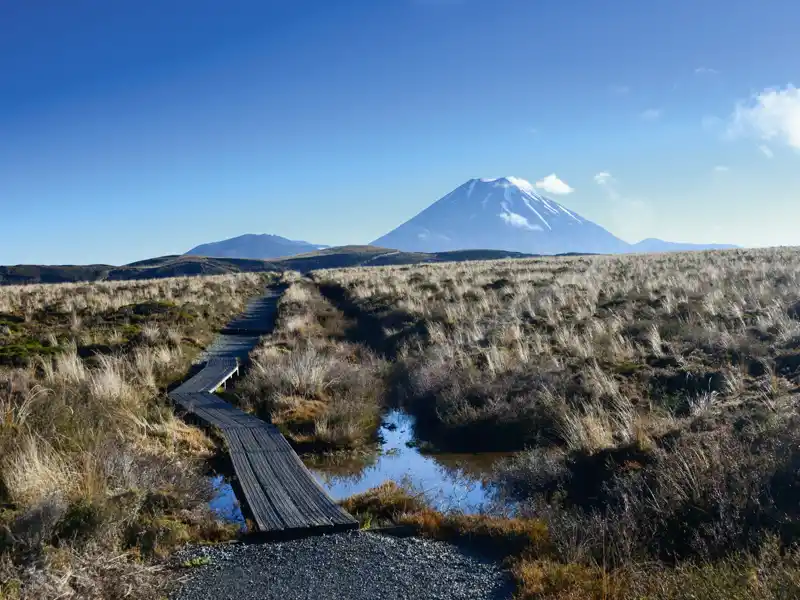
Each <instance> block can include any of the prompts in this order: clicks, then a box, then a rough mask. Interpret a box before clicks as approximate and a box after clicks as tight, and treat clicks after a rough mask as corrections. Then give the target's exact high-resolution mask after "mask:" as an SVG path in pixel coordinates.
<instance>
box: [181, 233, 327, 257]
mask: <svg viewBox="0 0 800 600" xmlns="http://www.w3.org/2000/svg"><path fill="white" fill-rule="evenodd" d="M322 248H327V246H321V245H319V244H309V243H308V242H301V241H296V240H288V239H286V238H285V237H281V236H279V235H269V234H267V233H262V234H253V233H247V234H245V235H240V236H238V237H235V238H230V239H227V240H222V241H220V242H211V243H209V244H201V245H199V246H196V247H194V248H192V249H191V250H189V251H188V252H187V253H186V255H188V256H214V257H217V258H261V259H266V258H281V257H284V256H294V255H296V254H303V253H305V252H313V251H314V250H320V249H322Z"/></svg>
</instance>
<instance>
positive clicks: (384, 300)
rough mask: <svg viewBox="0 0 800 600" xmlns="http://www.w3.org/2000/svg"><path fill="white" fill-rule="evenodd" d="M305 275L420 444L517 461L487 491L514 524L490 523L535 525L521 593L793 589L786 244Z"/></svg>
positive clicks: (522, 564) (792, 353) (797, 360)
mask: <svg viewBox="0 0 800 600" xmlns="http://www.w3.org/2000/svg"><path fill="white" fill-rule="evenodd" d="M313 277H314V280H315V282H316V283H317V285H318V286H319V289H320V290H321V291H322V292H323V293H324V295H325V296H326V297H328V298H331V299H334V300H335V301H336V302H337V303H338V305H340V306H341V307H342V308H343V310H345V311H346V312H347V313H348V314H349V315H350V316H351V317H352V318H354V319H355V320H357V321H358V322H360V323H361V324H362V325H363V327H362V331H371V333H370V334H369V335H368V336H366V337H365V341H366V342H367V343H369V344H370V345H371V346H372V347H373V348H374V349H375V350H376V351H379V352H382V353H383V354H384V355H385V356H390V357H392V358H393V359H394V361H393V365H392V373H391V375H390V377H389V378H388V381H390V382H391V385H392V393H391V395H390V398H391V400H392V401H393V402H396V403H397V404H399V405H400V406H402V407H403V408H405V409H406V410H407V411H409V412H410V413H412V414H413V415H414V416H415V417H416V419H417V428H416V433H417V435H418V436H419V437H421V438H422V439H423V441H425V442H427V443H428V444H430V445H431V446H433V447H438V448H441V449H446V450H459V451H480V450H511V451H515V454H514V457H513V458H512V459H510V460H508V461H507V462H506V463H505V464H503V465H502V466H501V467H500V468H499V469H498V470H497V472H496V473H495V474H494V476H493V479H494V481H495V483H496V484H497V486H498V489H499V490H500V492H501V496H502V497H503V498H505V499H506V500H507V501H509V502H513V503H515V505H516V506H517V512H516V518H517V519H522V521H519V522H516V521H515V522H514V524H513V527H512V526H511V525H509V524H508V523H505V524H503V523H502V520H501V522H498V523H494V524H492V525H491V527H489V531H490V532H491V531H494V532H498V531H499V532H500V533H494V534H490V537H492V536H494V537H498V536H499V537H500V538H505V537H507V535H506V534H504V533H502V531H506V530H508V529H509V527H511V529H515V530H519V529H520V528H522V530H526V531H527V530H531V531H535V532H536V534H535V536H534V538H535V543H533V542H531V543H530V544H527V543H526V545H525V547H526V548H528V549H527V550H524V551H523V550H520V549H519V547H516V550H514V552H513V553H512V555H513V559H514V561H516V562H515V563H514V564H515V567H514V569H515V571H514V572H515V574H516V576H517V581H518V585H519V590H520V595H521V596H523V597H530V598H674V597H705V598H720V599H722V598H789V597H794V596H797V595H798V594H800V570H798V559H797V551H796V550H795V544H796V543H797V540H798V538H797V531H798V529H797V527H798V524H800V509H798V506H800V504H798V498H800V477H798V473H800V416H799V415H798V406H797V399H798V392H800V250H797V249H793V248H778V249H763V250H729V251H710V252H697V253H684V254H661V255H634V256H587V257H564V258H542V259H530V260H508V261H493V262H483V263H459V264H436V265H417V266H411V267H385V268H370V269H364V268H362V269H342V270H332V271H318V272H315V273H314V274H313ZM390 492H391V490H389V491H384V492H383V493H382V494H378V495H377V496H369V497H368V498H365V499H364V502H365V503H366V504H367V505H368V506H370V507H372V509H374V508H375V506H376V505H378V506H380V505H381V502H383V501H382V500H381V498H382V497H384V496H386V497H389V498H390V500H391V501H390V502H389V503H390V504H392V503H393V505H397V504H402V503H401V502H400V501H399V500H398V499H397V498H396V497H395V496H396V494H395V493H394V492H391V493H390ZM405 512H406V516H405V517H402V518H401V520H405V521H406V522H409V521H411V522H418V523H420V526H421V528H422V529H423V530H428V531H429V532H431V533H432V534H433V535H443V533H442V532H443V531H445V533H446V534H447V535H454V534H457V533H458V532H459V531H463V530H466V531H470V530H471V528H473V527H474V523H473V524H471V525H470V524H469V523H466V524H465V523H460V522H459V520H458V519H456V518H455V517H443V516H436V515H434V514H432V513H431V512H430V511H429V510H427V509H420V508H419V507H416V508H415V509H414V510H406V511H405ZM415 515H416V516H415ZM530 521H533V523H531V522H530ZM482 527H484V525H482ZM443 528H444V529H443ZM484 531H486V530H485V528H484ZM514 535H517V534H514Z"/></svg>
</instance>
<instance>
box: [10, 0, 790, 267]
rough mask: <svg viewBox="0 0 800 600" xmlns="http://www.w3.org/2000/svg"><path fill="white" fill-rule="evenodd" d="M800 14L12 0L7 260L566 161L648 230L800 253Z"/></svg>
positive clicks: (397, 1) (575, 2)
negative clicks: (786, 247) (789, 247)
mask: <svg viewBox="0 0 800 600" xmlns="http://www.w3.org/2000/svg"><path fill="white" fill-rule="evenodd" d="M798 23H800V2H797V0H759V1H756V0H752V1H748V2H743V1H740V0H647V1H642V0H608V1H605V2H600V1H597V0H537V1H533V0H513V1H511V0H363V1H356V0H341V1H333V0H317V1H311V0H252V1H243V0H226V1H225V2H222V1H220V0H214V1H212V0H191V1H189V0H169V1H164V0H159V1H153V0H136V1H130V0H114V1H113V2H110V1H108V0H96V1H86V0H71V1H70V2H62V1H56V0H31V1H29V2H27V1H26V2H12V1H11V0H0V224H1V226H2V233H0V264H13V263H21V262H33V263H86V262H110V263H117V264H119V263H124V262H128V261H132V260H136V259H141V258H146V257H150V256H156V255H163V254H170V253H180V252H183V251H185V250H187V249H188V248H190V247H191V246H194V245H196V244H198V243H202V242H209V241H215V240H219V239H223V238H227V237H231V236H234V235H238V234H242V233H247V232H253V233H262V232H267V233H276V234H279V235H283V236H286V237H290V238H294V239H304V240H308V241H312V242H317V243H327V244H344V243H366V242H369V241H371V240H372V239H374V238H376V237H378V236H380V235H382V234H383V233H386V232H387V231H389V230H390V229H392V228H393V227H395V226H397V225H398V224H399V223H401V222H402V221H404V220H406V219H407V218H409V217H411V216H413V215H414V214H416V213H417V212H418V211H419V210H421V209H422V208H424V207H425V206H427V205H428V204H430V203H431V202H433V201H435V200H436V199H438V198H439V197H441V196H442V195H444V194H445V193H447V192H449V191H450V190H451V189H452V188H454V187H456V186H458V185H460V184H461V183H463V182H464V181H466V180H467V179H469V178H472V177H498V176H504V175H515V176H518V177H522V178H525V179H529V180H531V181H534V182H535V181H537V180H540V179H542V178H544V177H545V176H547V175H550V174H556V175H557V177H558V178H559V179H560V180H561V181H563V182H566V184H567V185H569V186H570V187H571V188H572V189H574V191H573V192H572V193H570V194H568V195H561V196H557V199H558V200H559V201H560V202H562V203H563V204H565V205H566V206H568V207H570V208H572V209H573V210H576V211H577V212H579V213H581V214H582V215H584V216H585V217H587V218H589V219H592V220H594V221H596V222H598V223H599V224H601V225H603V226H605V227H607V228H609V229H610V230H612V231H613V232H614V233H617V234H618V235H620V236H621V237H623V238H625V239H628V240H629V241H637V240H638V239H641V238H643V237H650V236H654V237H661V238H665V239H671V240H676V241H696V242H711V241H716V242H730V243H738V244H743V245H772V244H800V227H798V224H800V191H799V190H800V185H799V184H800V91H798V90H797V89H795V88H794V86H793V85H792V84H796V85H800V72H799V69H800V63H799V62H798V56H800V36H798V35H797V26H798ZM601 174H605V175H601ZM598 182H599V183H598Z"/></svg>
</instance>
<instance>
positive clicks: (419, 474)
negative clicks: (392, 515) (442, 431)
mask: <svg viewBox="0 0 800 600" xmlns="http://www.w3.org/2000/svg"><path fill="white" fill-rule="evenodd" d="M413 425H414V421H413V419H412V418H411V417H410V416H408V415H407V414H405V413H403V412H400V411H392V412H391V413H389V414H388V415H387V417H386V420H385V422H384V425H383V427H382V430H381V435H382V437H383V443H382V444H381V450H380V452H379V453H378V454H377V455H371V456H369V457H364V458H360V459H357V460H350V461H345V462H342V461H330V462H327V463H319V462H314V463H313V464H309V469H310V470H311V472H312V473H313V474H314V476H315V477H316V478H317V481H319V482H320V484H321V485H322V486H323V487H324V488H325V489H326V490H327V491H328V493H329V494H330V495H331V496H332V497H333V498H334V500H341V499H343V498H347V497H348V496H352V495H353V494H358V493H360V492H364V491H366V490H368V489H370V488H373V487H375V486H377V485H380V484H381V483H384V482H385V481H395V482H397V483H406V484H410V485H411V486H412V487H413V488H414V489H417V490H420V491H424V492H425V493H426V495H427V496H428V497H429V498H431V500H432V501H433V503H434V505H435V506H436V507H437V508H439V509H441V510H448V509H455V510H460V511H463V512H479V511H480V510H481V509H483V508H485V507H487V505H488V504H489V503H490V502H491V500H492V498H493V495H494V489H493V486H492V485H491V484H490V483H488V481H487V480H486V476H487V475H488V474H489V473H490V472H491V469H492V467H493V466H494V464H495V463H496V462H497V461H498V460H499V459H501V458H504V457H506V456H508V455H507V454H501V453H482V454H427V453H426V454H423V453H422V452H420V451H419V450H418V449H417V448H415V447H413V442H414V432H413Z"/></svg>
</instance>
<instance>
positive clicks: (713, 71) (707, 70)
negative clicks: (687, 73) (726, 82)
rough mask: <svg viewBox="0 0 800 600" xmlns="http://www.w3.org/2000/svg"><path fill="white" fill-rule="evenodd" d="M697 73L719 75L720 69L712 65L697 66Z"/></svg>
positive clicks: (695, 71)
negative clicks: (713, 67)
mask: <svg viewBox="0 0 800 600" xmlns="http://www.w3.org/2000/svg"><path fill="white" fill-rule="evenodd" d="M694 74H695V75H719V71H717V70H716V69H712V68H711V67H697V68H696V69H695V70H694Z"/></svg>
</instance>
